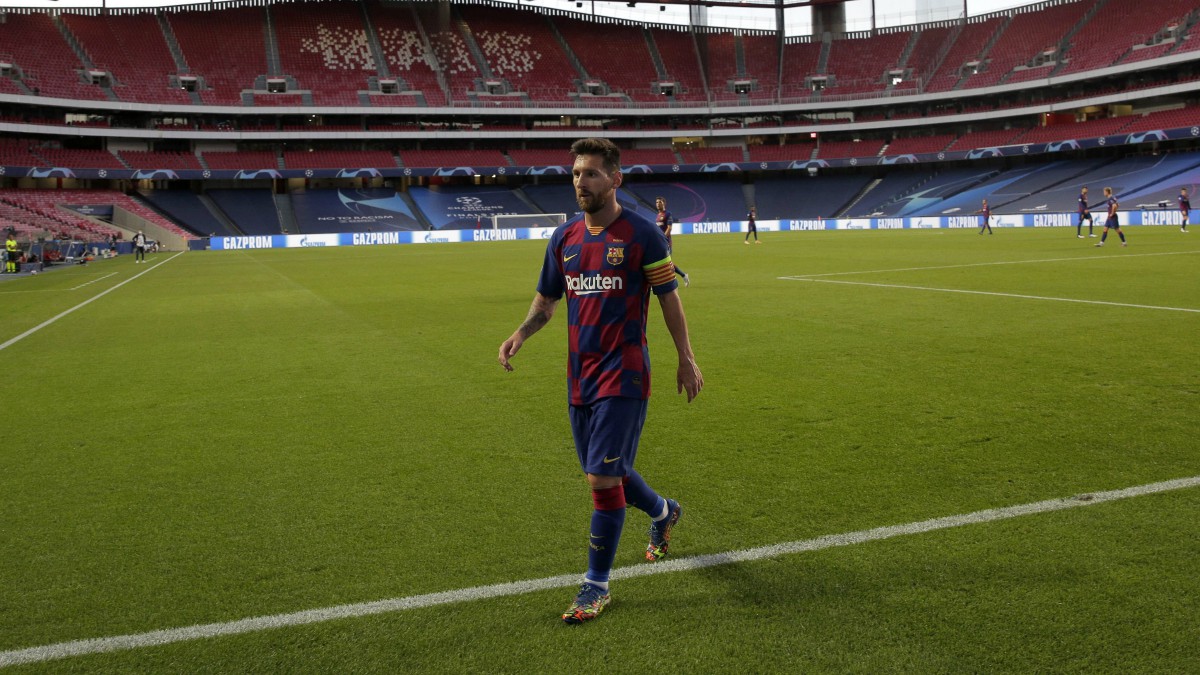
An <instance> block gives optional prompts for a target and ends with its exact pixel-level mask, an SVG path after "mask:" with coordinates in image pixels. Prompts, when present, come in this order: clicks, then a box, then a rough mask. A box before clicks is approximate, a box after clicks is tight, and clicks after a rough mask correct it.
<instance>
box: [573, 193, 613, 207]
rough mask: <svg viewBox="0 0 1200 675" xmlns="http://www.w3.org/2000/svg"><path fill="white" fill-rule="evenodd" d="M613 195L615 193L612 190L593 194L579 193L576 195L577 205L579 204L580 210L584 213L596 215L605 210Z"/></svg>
mask: <svg viewBox="0 0 1200 675" xmlns="http://www.w3.org/2000/svg"><path fill="white" fill-rule="evenodd" d="M612 194H613V191H612V189H611V188H610V189H608V190H605V191H604V192H601V193H595V192H592V193H587V194H585V193H582V192H578V191H577V192H576V193H575V203H577V204H579V208H580V209H582V210H583V212H584V213H596V212H598V211H600V209H603V208H604V205H605V204H607V203H608V200H609V199H610V198H612Z"/></svg>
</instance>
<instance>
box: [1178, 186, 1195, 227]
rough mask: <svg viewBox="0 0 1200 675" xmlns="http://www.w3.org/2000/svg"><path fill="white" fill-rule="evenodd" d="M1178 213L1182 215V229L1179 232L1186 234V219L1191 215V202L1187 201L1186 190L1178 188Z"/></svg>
mask: <svg viewBox="0 0 1200 675" xmlns="http://www.w3.org/2000/svg"><path fill="white" fill-rule="evenodd" d="M1179 211H1180V213H1182V214H1183V227H1181V228H1179V231H1180V232H1187V226H1188V217H1190V216H1191V213H1192V200H1190V199H1188V192H1187V188H1179Z"/></svg>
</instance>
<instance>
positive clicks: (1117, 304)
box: [780, 277, 1200, 314]
mask: <svg viewBox="0 0 1200 675" xmlns="http://www.w3.org/2000/svg"><path fill="white" fill-rule="evenodd" d="M780 279H781V280H783V281H807V282H811V283H819V284H842V285H844V286H873V287H875V288H900V289H904V290H910V291H934V292H937V293H964V294H966V295H991V296H994V297H999V298H1020V299H1022V300H1049V301H1051V302H1074V303H1079V304H1081V305H1106V306H1108V307H1132V308H1135V309H1158V310H1162V311H1166V312H1191V313H1193V314H1200V309H1193V308H1190V307H1165V306H1162V305H1137V304H1133V303H1128V302H1108V301H1106V300H1080V299H1078V298H1055V297H1052V296H1047V295H1024V294H1021V293H997V292H995V291H968V290H965V289H962V288H934V287H933V286H909V285H906V284H877V283H872V282H869V281H842V280H840V279H814V278H812V277H780Z"/></svg>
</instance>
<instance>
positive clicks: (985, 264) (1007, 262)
mask: <svg viewBox="0 0 1200 675" xmlns="http://www.w3.org/2000/svg"><path fill="white" fill-rule="evenodd" d="M1196 253H1200V251H1168V252H1165V253H1122V254H1116V255H1104V256H1092V257H1089V258H1040V259H1037V260H1001V261H997V262H982V263H963V264H961V265H933V266H930V267H896V268H893V269H888V270H857V271H853V272H825V273H823V274H797V275H794V276H786V277H779V279H781V280H785V281H803V280H806V279H815V278H818V277H844V276H849V275H853V274H885V273H887V272H924V271H927V270H952V269H957V268H960V267H992V266H995V265H1030V264H1035V263H1054V262H1082V261H1092V260H1110V259H1113V258H1145V257H1151V256H1160V255H1193V254H1196Z"/></svg>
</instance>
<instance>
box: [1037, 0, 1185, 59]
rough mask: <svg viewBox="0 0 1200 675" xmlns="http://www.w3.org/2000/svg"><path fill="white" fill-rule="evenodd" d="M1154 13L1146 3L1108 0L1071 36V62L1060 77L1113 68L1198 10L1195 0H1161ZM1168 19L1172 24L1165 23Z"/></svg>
mask: <svg viewBox="0 0 1200 675" xmlns="http://www.w3.org/2000/svg"><path fill="white" fill-rule="evenodd" d="M1154 4H1155V7H1154V11H1152V12H1147V11H1143V10H1144V8H1145V5H1146V3H1145V2H1144V1H1143V0H1108V2H1105V3H1101V4H1099V5H1098V11H1097V12H1096V14H1095V16H1093V17H1092V18H1091V19H1090V20H1089V21H1088V22H1087V24H1086V25H1084V26H1083V28H1081V29H1080V30H1079V31H1078V32H1077V33H1075V35H1073V36H1072V37H1071V44H1070V47H1069V48H1068V50H1067V52H1066V59H1067V63H1066V64H1065V66H1064V67H1062V68H1060V69H1059V70H1058V71H1057V72H1056V73H1055V74H1056V75H1067V74H1070V73H1078V72H1082V71H1085V70H1094V69H1097V68H1104V67H1106V66H1109V65H1112V64H1113V63H1114V62H1115V61H1116V60H1117V59H1118V58H1120V57H1121V56H1122V55H1123V54H1125V53H1126V52H1128V51H1130V49H1131V48H1132V47H1133V45H1134V44H1135V42H1141V43H1143V44H1145V43H1147V42H1149V41H1150V40H1151V39H1153V38H1154V36H1155V35H1157V34H1158V33H1159V31H1160V30H1162V29H1163V28H1164V27H1165V25H1166V23H1169V22H1170V21H1172V20H1173V21H1178V17H1183V16H1186V15H1187V14H1188V12H1190V11H1192V10H1193V9H1194V8H1195V2H1194V1H1193V0H1158V2H1155V3H1154ZM1164 17H1168V18H1169V19H1168V21H1164Z"/></svg>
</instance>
